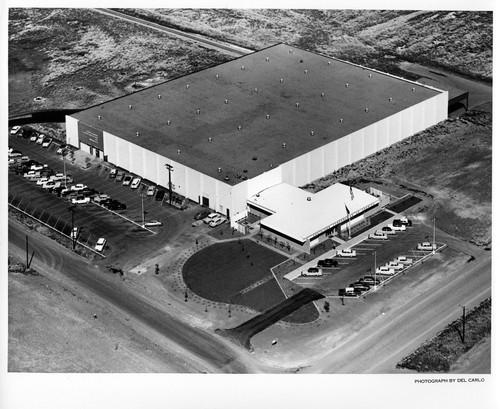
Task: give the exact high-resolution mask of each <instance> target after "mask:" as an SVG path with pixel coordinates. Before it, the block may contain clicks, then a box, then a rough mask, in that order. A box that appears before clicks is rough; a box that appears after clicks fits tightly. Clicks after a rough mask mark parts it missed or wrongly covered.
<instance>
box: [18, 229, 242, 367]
mask: <svg viewBox="0 0 500 409" xmlns="http://www.w3.org/2000/svg"><path fill="white" fill-rule="evenodd" d="M25 234H26V231H25V230H24V228H23V227H22V226H21V224H20V223H19V222H17V221H14V220H9V253H10V254H14V255H16V256H17V257H19V258H20V259H23V258H24V245H25ZM30 243H31V248H32V249H33V250H35V251H36V254H35V258H34V260H33V264H32V268H34V269H35V270H37V271H39V272H40V273H41V274H43V275H44V276H46V277H48V278H50V279H53V280H54V281H56V282H59V283H61V284H62V285H64V286H67V287H69V288H78V291H81V292H82V293H84V294H85V296H86V297H88V298H90V299H96V300H95V304H96V305H102V306H103V308H105V310H106V312H107V313H108V314H113V315H115V316H117V317H121V318H123V317H125V319H126V320H127V321H129V322H130V325H131V326H133V327H134V329H135V330H136V331H138V332H139V333H143V334H144V335H145V336H146V337H147V338H148V339H152V340H155V342H157V343H160V345H163V346H164V347H165V348H167V349H168V350H171V351H175V352H176V354H177V355H179V356H182V358H183V359H184V361H185V362H186V364H189V365H190V366H191V367H192V368H194V372H205V371H206V372H216V373H217V372H229V373H241V372H248V369H247V368H246V367H245V366H244V365H243V364H242V363H241V362H240V361H239V359H238V357H237V355H236V353H235V352H234V351H233V350H232V347H231V346H230V345H229V344H228V343H225V342H224V341H223V340H220V339H218V338H217V337H216V336H212V335H210V334H209V333H207V332H206V331H204V330H200V329H197V328H195V327H193V326H190V325H188V324H187V323H185V322H183V321H180V320H179V319H176V318H174V317H173V316H171V315H170V314H168V312H166V311H164V310H160V309H159V308H158V307H157V306H155V305H152V304H151V303H149V302H148V300H147V299H145V298H144V297H142V296H140V295H139V294H137V293H134V291H133V290H132V289H130V288H127V286H126V285H125V284H124V283H123V282H120V281H119V280H118V281H117V280H116V278H117V277H116V276H113V275H109V274H106V273H105V272H104V271H99V270H98V269H97V268H96V267H95V266H91V265H89V264H88V263H86V262H85V261H84V260H83V259H82V258H80V257H79V256H77V255H75V254H73V253H71V252H70V251H69V250H66V249H63V248H61V247H60V246H59V245H58V244H57V243H55V242H52V241H51V240H47V239H46V238H45V237H43V236H41V235H39V234H32V235H31V238H30ZM110 279H111V280H110ZM172 302H174V301H173V300H172Z"/></svg>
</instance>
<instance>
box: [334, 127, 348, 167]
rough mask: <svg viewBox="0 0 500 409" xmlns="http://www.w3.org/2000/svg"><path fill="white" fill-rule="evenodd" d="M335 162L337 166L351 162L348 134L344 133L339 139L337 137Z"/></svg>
mask: <svg viewBox="0 0 500 409" xmlns="http://www.w3.org/2000/svg"><path fill="white" fill-rule="evenodd" d="M337 163H338V167H339V168H341V167H343V166H346V165H349V164H351V163H352V162H351V137H350V135H346V136H344V137H343V138H341V139H337Z"/></svg>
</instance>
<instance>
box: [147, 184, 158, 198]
mask: <svg viewBox="0 0 500 409" xmlns="http://www.w3.org/2000/svg"><path fill="white" fill-rule="evenodd" d="M155 192H156V188H155V187H154V186H149V187H148V191H147V193H146V194H147V195H148V196H154V195H155Z"/></svg>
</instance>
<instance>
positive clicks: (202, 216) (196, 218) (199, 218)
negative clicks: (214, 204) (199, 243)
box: [194, 209, 211, 220]
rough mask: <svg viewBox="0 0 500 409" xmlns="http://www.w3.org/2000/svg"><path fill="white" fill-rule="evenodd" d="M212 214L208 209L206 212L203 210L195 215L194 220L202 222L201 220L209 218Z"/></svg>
mask: <svg viewBox="0 0 500 409" xmlns="http://www.w3.org/2000/svg"><path fill="white" fill-rule="evenodd" d="M210 213H211V211H210V210H207V209H205V210H201V211H199V212H198V213H196V214H195V215H194V219H195V220H201V219H204V218H205V217H207V216H208V215H209V214H210Z"/></svg>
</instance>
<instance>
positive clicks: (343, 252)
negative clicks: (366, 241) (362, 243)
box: [337, 249, 356, 257]
mask: <svg viewBox="0 0 500 409" xmlns="http://www.w3.org/2000/svg"><path fill="white" fill-rule="evenodd" d="M337 256H340V257H356V250H352V249H343V250H338V251H337Z"/></svg>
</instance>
